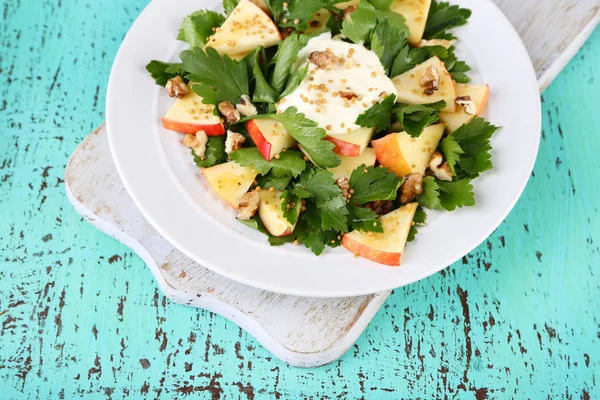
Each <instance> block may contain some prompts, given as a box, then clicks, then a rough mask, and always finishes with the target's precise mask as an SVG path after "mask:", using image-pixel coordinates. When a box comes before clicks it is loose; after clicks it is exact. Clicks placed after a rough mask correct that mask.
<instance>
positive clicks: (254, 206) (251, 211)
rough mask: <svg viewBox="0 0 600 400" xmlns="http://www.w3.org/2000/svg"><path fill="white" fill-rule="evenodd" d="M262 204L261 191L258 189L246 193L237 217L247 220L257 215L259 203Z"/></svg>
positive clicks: (241, 200)
mask: <svg viewBox="0 0 600 400" xmlns="http://www.w3.org/2000/svg"><path fill="white" fill-rule="evenodd" d="M259 204H260V193H259V192H258V191H256V190H253V191H251V192H248V193H246V194H245V195H243V196H242V198H241V199H240V203H239V208H238V216H237V218H238V219H239V220H242V221H247V220H249V219H250V218H252V217H254V216H255V215H256V211H257V210H258V205H259Z"/></svg>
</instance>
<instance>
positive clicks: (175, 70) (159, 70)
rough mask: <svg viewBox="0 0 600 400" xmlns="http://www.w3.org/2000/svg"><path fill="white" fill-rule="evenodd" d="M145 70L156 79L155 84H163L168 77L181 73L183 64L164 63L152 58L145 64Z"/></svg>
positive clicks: (180, 74)
mask: <svg viewBox="0 0 600 400" xmlns="http://www.w3.org/2000/svg"><path fill="white" fill-rule="evenodd" d="M146 70H147V71H148V72H149V73H150V75H151V76H152V79H154V80H155V81H156V84H157V85H160V86H165V85H166V84H167V81H168V80H169V79H172V78H175V77H176V76H178V75H179V76H182V75H183V73H184V72H183V64H173V63H166V62H162V61H157V60H152V61H150V63H148V65H146Z"/></svg>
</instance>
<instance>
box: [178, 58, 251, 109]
mask: <svg viewBox="0 0 600 400" xmlns="http://www.w3.org/2000/svg"><path fill="white" fill-rule="evenodd" d="M181 60H182V61H183V69H184V70H185V71H187V72H188V73H189V74H188V75H187V76H186V78H187V79H189V80H191V81H194V82H200V83H198V84H195V85H194V86H193V89H194V91H195V92H196V93H198V95H200V96H202V97H203V98H204V103H205V104H215V105H216V104H218V103H219V102H220V101H224V100H228V101H231V102H232V103H234V104H236V103H237V102H238V101H239V99H240V97H241V96H242V95H243V94H248V69H247V66H246V62H245V61H243V60H242V61H235V60H232V59H231V58H230V57H229V56H228V55H224V56H223V58H221V56H220V55H219V53H218V52H217V50H215V49H213V48H212V47H207V48H206V49H202V48H199V47H195V48H193V49H190V50H185V51H183V52H181Z"/></svg>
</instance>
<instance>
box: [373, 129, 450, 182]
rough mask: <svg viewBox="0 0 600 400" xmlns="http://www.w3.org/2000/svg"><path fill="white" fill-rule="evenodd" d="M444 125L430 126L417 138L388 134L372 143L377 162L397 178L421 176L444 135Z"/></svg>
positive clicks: (400, 134)
mask: <svg viewBox="0 0 600 400" xmlns="http://www.w3.org/2000/svg"><path fill="white" fill-rule="evenodd" d="M444 128H445V126H444V124H437V125H431V126H428V127H427V128H425V130H424V131H423V133H422V134H421V136H419V137H418V138H413V137H411V136H410V135H409V134H408V133H406V132H400V133H390V134H389V135H387V136H385V137H383V138H381V139H378V140H374V141H373V143H372V144H373V148H374V149H375V154H376V155H377V161H379V164H381V165H383V166H384V167H388V168H390V169H391V170H392V171H394V172H395V173H396V175H398V176H406V175H409V174H412V173H415V172H417V173H419V174H421V175H423V174H424V173H425V169H426V168H427V164H428V163H429V159H430V158H431V155H432V154H433V152H434V151H435V149H436V148H437V146H438V143H439V142H440V139H441V138H442V135H443V134H444Z"/></svg>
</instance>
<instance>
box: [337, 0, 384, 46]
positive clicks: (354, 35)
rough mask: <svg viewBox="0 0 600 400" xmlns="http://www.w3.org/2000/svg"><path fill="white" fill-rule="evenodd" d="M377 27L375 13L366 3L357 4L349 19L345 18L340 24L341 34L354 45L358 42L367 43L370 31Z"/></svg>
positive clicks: (373, 8)
mask: <svg viewBox="0 0 600 400" xmlns="http://www.w3.org/2000/svg"><path fill="white" fill-rule="evenodd" d="M376 25H377V13H376V12H375V7H373V6H372V5H371V4H370V3H369V2H367V1H361V2H360V3H359V4H358V7H357V9H356V11H354V12H353V13H352V14H351V15H350V18H346V19H345V20H344V22H343V23H342V30H341V33H342V34H344V35H345V36H346V37H347V38H348V39H350V40H351V41H353V42H354V43H359V42H360V41H364V42H367V41H368V40H369V38H370V36H371V31H372V30H373V29H374V28H375V26H376Z"/></svg>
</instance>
